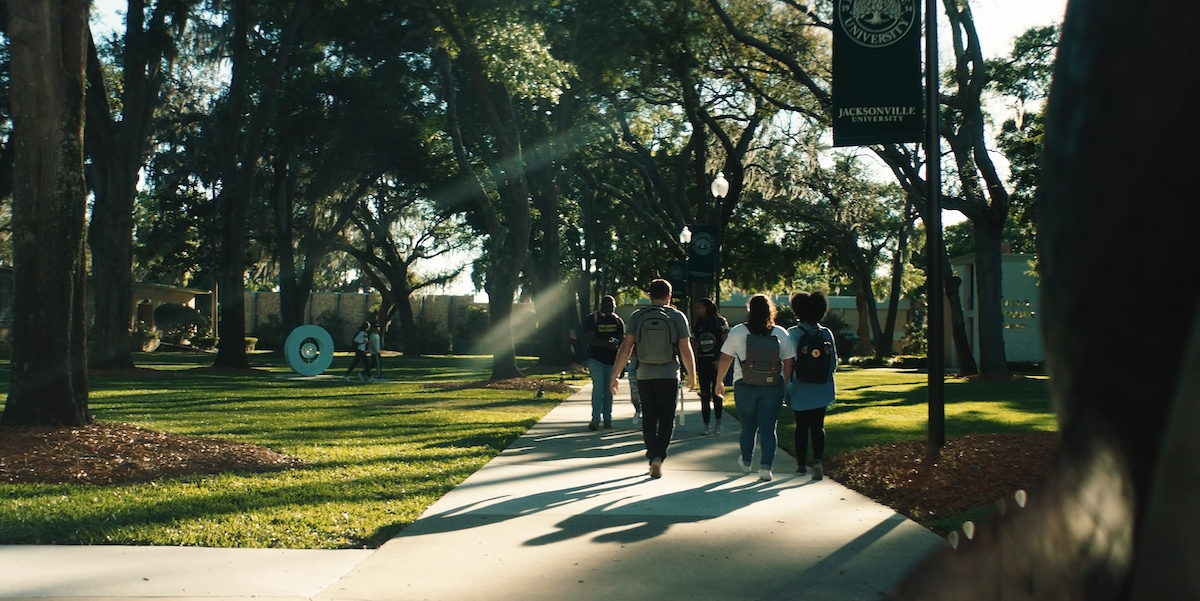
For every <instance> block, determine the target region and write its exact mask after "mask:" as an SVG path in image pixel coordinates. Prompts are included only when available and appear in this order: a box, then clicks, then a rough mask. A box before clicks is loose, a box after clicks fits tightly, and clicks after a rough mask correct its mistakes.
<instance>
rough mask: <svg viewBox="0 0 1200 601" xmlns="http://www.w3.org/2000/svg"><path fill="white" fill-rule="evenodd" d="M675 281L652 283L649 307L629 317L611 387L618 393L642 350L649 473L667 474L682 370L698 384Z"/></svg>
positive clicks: (641, 385)
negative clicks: (619, 381)
mask: <svg viewBox="0 0 1200 601" xmlns="http://www.w3.org/2000/svg"><path fill="white" fill-rule="evenodd" d="M670 301H671V284H670V283H669V282H667V281H666V280H661V279H659V280H654V281H652V282H650V306H649V307H643V308H641V309H638V310H637V311H634V312H633V315H631V316H630V317H629V324H628V329H626V331H625V340H623V341H622V342H621V348H620V349H619V350H618V351H617V360H616V363H614V364H613V371H612V376H610V377H609V383H608V388H609V390H611V391H613V393H616V392H617V377H618V376H620V374H621V370H623V369H625V364H626V363H628V361H629V357H630V355H633V354H634V353H636V354H637V359H638V368H637V381H638V394H639V396H640V397H641V399H642V439H643V440H644V441H645V444H646V459H648V460H649V461H650V477H651V478H661V477H662V464H663V461H664V460H666V458H667V446H668V445H670V444H671V433H672V431H673V430H674V429H675V399H676V396H675V395H676V394H678V392H679V369H680V365H681V362H682V367H683V369H684V370H685V371H686V372H687V386H688V390H693V389H695V388H696V360H695V357H694V356H693V355H692V345H691V344H690V343H689V339H690V338H691V334H690V333H689V331H688V320H687V317H686V316H685V315H684V314H683V313H681V312H679V310H678V309H676V308H675V307H672V306H671V304H670Z"/></svg>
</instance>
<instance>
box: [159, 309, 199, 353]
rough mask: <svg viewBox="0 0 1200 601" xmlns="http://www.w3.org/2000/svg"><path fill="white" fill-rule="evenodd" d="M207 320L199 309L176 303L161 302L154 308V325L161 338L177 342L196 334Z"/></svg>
mask: <svg viewBox="0 0 1200 601" xmlns="http://www.w3.org/2000/svg"><path fill="white" fill-rule="evenodd" d="M207 324H208V321H207V320H206V319H204V316H203V315H201V314H200V312H199V311H197V310H195V309H193V308H191V307H188V306H187V305H181V304H178V303H163V304H161V305H159V306H157V307H155V308H154V325H155V326H156V327H157V328H158V330H160V331H161V332H162V339H163V340H165V341H167V342H170V343H173V344H179V343H180V342H181V341H183V340H189V339H191V338H193V337H195V336H196V333H197V332H198V331H200V329H201V328H204V327H206V326H207Z"/></svg>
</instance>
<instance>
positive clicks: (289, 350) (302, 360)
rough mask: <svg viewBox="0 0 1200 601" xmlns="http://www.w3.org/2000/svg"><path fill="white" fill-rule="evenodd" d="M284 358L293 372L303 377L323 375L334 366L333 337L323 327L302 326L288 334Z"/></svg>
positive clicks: (284, 347) (284, 346)
mask: <svg viewBox="0 0 1200 601" xmlns="http://www.w3.org/2000/svg"><path fill="white" fill-rule="evenodd" d="M283 356H284V357H285V358H286V359H287V363H288V367H290V368H292V371H294V372H296V373H298V374H300V375H302V376H318V375H321V374H322V373H324V372H325V370H327V369H329V366H330V365H331V364H333V337H331V336H330V335H329V332H326V331H325V328H322V327H321V326H314V325H304V326H300V327H298V328H296V329H294V330H292V333H291V334H288V337H287V342H285V343H284V345H283Z"/></svg>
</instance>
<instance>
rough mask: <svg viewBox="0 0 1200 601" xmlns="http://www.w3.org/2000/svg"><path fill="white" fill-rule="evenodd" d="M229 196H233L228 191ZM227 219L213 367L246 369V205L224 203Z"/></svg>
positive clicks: (241, 202) (246, 202) (230, 201)
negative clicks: (216, 346)
mask: <svg viewBox="0 0 1200 601" xmlns="http://www.w3.org/2000/svg"><path fill="white" fill-rule="evenodd" d="M230 195H231V196H232V195H233V192H232V190H231V191H230ZM223 204H224V205H225V206H228V207H229V208H230V210H229V211H228V216H227V218H226V219H224V220H223V225H222V227H221V253H220V262H221V264H220V266H219V268H218V273H219V274H220V275H219V276H218V296H219V298H218V299H217V302H219V303H220V316H219V319H218V322H217V336H218V345H219V346H218V348H217V357H216V359H215V360H214V361H213V365H214V366H216V367H228V368H233V369H249V367H250V361H249V359H248V358H247V357H246V219H245V216H246V208H247V205H248V204H249V201H248V200H247V201H241V200H237V199H226V200H225V202H224V203H223Z"/></svg>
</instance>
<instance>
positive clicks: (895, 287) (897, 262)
mask: <svg viewBox="0 0 1200 601" xmlns="http://www.w3.org/2000/svg"><path fill="white" fill-rule="evenodd" d="M911 209H912V197H911V196H910V197H909V200H908V202H907V203H905V206H904V215H905V218H904V223H903V224H902V225H901V226H900V232H899V236H897V239H896V255H895V256H894V257H892V287H891V290H890V291H889V293H888V309H887V319H886V320H885V322H884V324H883V336H881V337H880V339H879V341H878V344H877V347H878V350H879V352H880V353H881V354H882V355H893V354H895V352H896V349H895V340H896V317H897V315H898V313H899V311H900V294H901V293H902V292H903V288H902V284H903V283H904V262H905V259H906V258H907V255H908V234H909V232H910V231H911V230H912V220H910V219H909V218H908V215H911V214H912V213H911V211H910V210H911Z"/></svg>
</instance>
